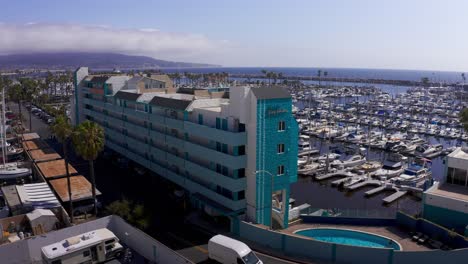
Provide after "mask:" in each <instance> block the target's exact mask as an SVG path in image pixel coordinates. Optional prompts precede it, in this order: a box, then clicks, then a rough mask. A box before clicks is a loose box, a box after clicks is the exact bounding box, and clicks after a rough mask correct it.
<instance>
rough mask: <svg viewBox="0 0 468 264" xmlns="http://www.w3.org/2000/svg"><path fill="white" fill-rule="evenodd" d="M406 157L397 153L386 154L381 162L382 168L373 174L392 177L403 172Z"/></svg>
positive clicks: (387, 177)
mask: <svg viewBox="0 0 468 264" xmlns="http://www.w3.org/2000/svg"><path fill="white" fill-rule="evenodd" d="M407 159H408V158H407V157H405V156H403V155H400V154H397V153H391V154H389V155H388V156H387V158H386V159H385V161H384V162H383V166H382V168H380V169H378V170H377V171H375V172H374V173H373V176H375V177H377V178H384V177H385V178H386V179H389V178H393V177H396V176H398V175H400V174H402V173H403V171H404V170H405V169H406V165H405V161H406V160H407Z"/></svg>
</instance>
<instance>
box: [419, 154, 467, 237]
mask: <svg viewBox="0 0 468 264" xmlns="http://www.w3.org/2000/svg"><path fill="white" fill-rule="evenodd" d="M423 203H424V207H423V217H424V218H426V219H428V220H430V221H432V222H435V223H438V224H440V225H443V226H446V227H448V228H454V229H456V230H457V231H460V232H466V230H468V228H467V227H468V152H466V150H464V149H462V148H457V149H455V151H453V152H452V153H450V154H449V155H447V156H446V157H445V175H444V178H443V179H442V181H440V182H437V183H435V184H434V185H433V186H432V187H431V188H429V189H428V190H427V191H425V192H424V195H423Z"/></svg>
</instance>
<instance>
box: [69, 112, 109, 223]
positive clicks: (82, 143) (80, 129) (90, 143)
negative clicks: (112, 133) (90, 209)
mask: <svg viewBox="0 0 468 264" xmlns="http://www.w3.org/2000/svg"><path fill="white" fill-rule="evenodd" d="M72 141H73V146H74V147H75V151H76V153H77V154H78V155H79V156H81V157H82V158H83V159H84V160H87V161H88V162H89V173H90V175H91V188H92V192H93V200H94V215H97V205H96V180H95V177H94V160H95V159H96V158H97V156H98V155H99V152H101V151H102V150H103V149H104V129H103V128H102V127H101V126H100V125H98V124H97V123H94V122H91V121H89V120H86V121H84V122H83V123H81V124H79V125H78V126H77V127H76V128H75V131H74V132H73V135H72Z"/></svg>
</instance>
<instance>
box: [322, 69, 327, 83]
mask: <svg viewBox="0 0 468 264" xmlns="http://www.w3.org/2000/svg"><path fill="white" fill-rule="evenodd" d="M327 76H328V72H327V71H324V72H323V77H325V79H326V78H327ZM325 81H326V80H325ZM327 83H328V82H326V83H325V85H326V84H327Z"/></svg>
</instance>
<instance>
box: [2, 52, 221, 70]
mask: <svg viewBox="0 0 468 264" xmlns="http://www.w3.org/2000/svg"><path fill="white" fill-rule="evenodd" d="M79 66H87V67H90V68H91V69H113V68H118V69H148V68H174V67H181V68H194V67H216V66H219V65H211V64H201V63H190V62H173V61H164V60H157V59H153V58H150V57H146V56H130V55H123V54H117V53H86V52H61V53H30V54H11V55H0V69H31V68H38V69H45V68H47V69H75V68H76V67H79Z"/></svg>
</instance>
